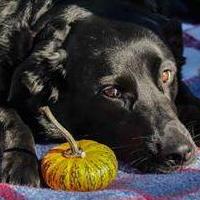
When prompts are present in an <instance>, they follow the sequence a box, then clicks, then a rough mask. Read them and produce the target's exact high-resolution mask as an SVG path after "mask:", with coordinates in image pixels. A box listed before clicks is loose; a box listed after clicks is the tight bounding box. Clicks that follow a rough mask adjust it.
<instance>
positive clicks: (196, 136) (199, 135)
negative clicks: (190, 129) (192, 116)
mask: <svg viewBox="0 0 200 200" xmlns="http://www.w3.org/2000/svg"><path fill="white" fill-rule="evenodd" d="M198 137H200V134H197V135H195V136H194V137H192V139H193V140H194V139H196V138H198Z"/></svg>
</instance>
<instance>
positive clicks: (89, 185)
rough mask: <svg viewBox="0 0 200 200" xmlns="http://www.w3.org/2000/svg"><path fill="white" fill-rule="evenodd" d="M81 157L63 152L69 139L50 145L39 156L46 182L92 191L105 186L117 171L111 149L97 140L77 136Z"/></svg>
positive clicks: (54, 186)
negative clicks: (50, 147) (62, 142)
mask: <svg viewBox="0 0 200 200" xmlns="http://www.w3.org/2000/svg"><path fill="white" fill-rule="evenodd" d="M77 144H78V146H79V147H80V148H81V149H82V150H83V152H84V153H85V154H83V155H84V156H82V157H73V156H66V155H65V152H66V151H70V145H69V143H64V144H61V145H59V146H57V147H55V148H53V149H51V150H50V151H49V152H48V153H47V154H46V155H45V156H44V158H43V159H42V162H41V172H42V175H43V178H44V179H45V181H46V183H47V185H48V186H49V187H51V188H53V189H56V190H59V189H61V190H68V191H92V190H98V189H103V188H105V187H107V186H108V185H109V184H110V183H111V182H112V181H113V180H114V179H115V177H116V175H117V167H118V166H117V160H116V157H115V154H114V153H113V151H112V150H111V149H110V148H109V147H107V146H105V145H103V144H100V143H98V142H95V141H91V140H81V141H78V142H77Z"/></svg>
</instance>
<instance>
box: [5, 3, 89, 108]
mask: <svg viewBox="0 0 200 200" xmlns="http://www.w3.org/2000/svg"><path fill="white" fill-rule="evenodd" d="M88 15H90V12H89V11H87V10H84V9H82V8H80V7H78V6H68V7H67V8H63V7H62V3H61V4H60V5H59V6H57V7H56V8H55V9H52V10H50V11H49V12H48V13H47V14H44V16H41V18H40V19H38V20H37V21H36V23H35V24H34V25H32V34H33V37H34V39H33V47H32V51H31V52H30V55H29V56H28V57H27V58H26V60H24V61H23V63H21V65H19V66H18V67H17V70H16V71H15V72H14V75H13V77H12V82H11V87H10V93H9V97H8V101H9V102H11V103H12V102H13V103H15V104H18V103H19V104H21V103H20V102H24V101H27V100H28V101H30V100H31V102H32V103H33V104H37V105H38V104H40V105H41V104H42V105H47V104H48V102H56V101H57V100H58V97H59V94H60V90H61V89H63V87H64V85H65V83H66V82H65V77H66V74H67V69H66V62H67V55H68V54H67V50H66V48H65V47H64V45H63V44H64V42H65V41H66V40H67V38H68V36H69V34H70V32H71V28H72V26H74V24H75V23H76V22H77V21H79V20H81V19H83V18H85V17H87V16H88ZM32 103H31V104H32Z"/></svg>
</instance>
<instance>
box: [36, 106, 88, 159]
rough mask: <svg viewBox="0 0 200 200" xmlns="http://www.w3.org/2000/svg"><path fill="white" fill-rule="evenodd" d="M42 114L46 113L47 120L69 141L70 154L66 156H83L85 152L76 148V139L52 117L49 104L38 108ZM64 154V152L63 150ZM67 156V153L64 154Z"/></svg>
mask: <svg viewBox="0 0 200 200" xmlns="http://www.w3.org/2000/svg"><path fill="white" fill-rule="evenodd" d="M39 110H40V111H41V112H42V113H43V114H45V115H46V117H47V118H48V120H49V121H50V122H51V123H53V124H54V125H55V126H56V127H57V128H58V129H59V130H60V133H61V134H62V135H63V136H64V137H65V138H66V140H67V141H68V142H69V144H70V147H71V155H70V154H69V155H68V156H74V157H84V155H85V152H83V151H82V150H81V149H79V148H78V146H77V143H76V141H75V140H74V138H73V137H72V135H71V134H70V132H69V131H68V130H66V129H65V128H64V127H63V126H62V125H61V124H60V123H59V122H58V121H57V119H56V118H55V117H54V115H53V113H52V112H51V110H50V108H49V106H44V107H41V108H40V109H39ZM65 154H66V152H65ZM65 154H64V155H65ZM65 156H66V157H67V155H65Z"/></svg>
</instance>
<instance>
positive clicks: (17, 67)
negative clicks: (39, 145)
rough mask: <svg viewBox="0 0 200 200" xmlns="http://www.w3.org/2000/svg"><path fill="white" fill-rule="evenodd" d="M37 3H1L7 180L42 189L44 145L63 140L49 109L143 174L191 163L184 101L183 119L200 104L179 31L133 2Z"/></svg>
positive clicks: (0, 91)
mask: <svg viewBox="0 0 200 200" xmlns="http://www.w3.org/2000/svg"><path fill="white" fill-rule="evenodd" d="M33 2H34V1H24V0H20V1H12V0H10V1H7V0H3V1H2V2H1V6H0V13H1V17H0V81H1V84H0V95H1V96H0V102H1V108H0V122H1V148H2V166H1V167H2V182H9V183H14V184H27V185H34V186H38V185H39V184H40V181H39V180H40V179H39V173H38V163H37V158H36V156H35V150H34V144H35V141H36V140H39V141H42V140H43V141H49V140H51V139H53V141H54V142H55V141H56V139H62V138H60V137H59V133H58V131H57V130H56V129H55V127H54V125H53V124H51V123H49V122H48V120H47V119H46V118H45V117H44V116H43V115H41V114H40V113H39V112H38V108H39V107H40V106H44V105H49V106H50V107H51V109H52V110H53V112H54V114H55V116H56V117H57V118H58V121H60V122H61V123H62V124H63V125H64V126H65V127H66V128H67V129H68V130H70V131H71V132H72V133H73V134H74V136H75V138H76V139H80V138H89V139H94V140H97V141H100V142H103V143H105V144H107V145H109V146H110V147H112V148H113V149H114V150H115V151H116V154H117V155H118V158H119V159H121V160H124V161H126V162H129V163H130V164H131V165H133V166H134V167H138V168H140V169H141V170H144V171H160V172H168V171H171V170H174V169H176V168H177V167H180V166H182V165H184V164H187V163H189V162H191V160H192V159H193V157H194V151H195V145H194V142H193V140H192V138H191V136H190V133H189V132H188V131H187V129H186V128H185V126H184V125H183V124H182V123H181V122H180V121H179V119H178V117H177V109H176V106H175V101H177V102H178V103H179V104H178V108H179V107H180V108H181V109H180V111H181V113H186V112H188V109H190V107H191V106H190V105H189V106H188V105H187V104H191V105H192V106H193V108H194V110H195V111H196V107H197V108H198V106H199V101H198V100H197V99H195V98H194V97H192V96H191V97H190V95H189V93H188V92H187V88H186V87H185V86H184V85H183V84H182V83H181V81H180V78H181V77H180V70H181V68H180V67H181V65H182V64H183V60H184V59H183V57H182V39H181V28H180V24H178V23H177V22H174V21H170V20H168V19H166V18H164V17H162V16H160V15H156V14H152V13H151V12H150V11H148V7H146V8H145V7H143V9H141V7H140V6H136V5H135V6H134V4H133V3H130V2H129V1H128V0H127V1H118V0H115V1H112V2H110V3H109V2H108V1H106V0H105V1H104V0H101V1H98V0H97V1H95V2H94V1H89V0H87V1H86V0H79V1H72V2H70V1H62V0H61V1H59V0H46V1H35V2H34V3H33ZM172 36H173V37H172ZM178 87H179V88H178ZM178 89H179V93H178V96H177V90H178ZM182 94H183V95H182ZM184 116H186V115H183V117H184ZM186 117H187V116H186ZM189 117H190V120H196V119H197V120H198V119H200V115H199V113H198V112H196V114H194V115H191V116H189ZM199 121H200V120H199ZM149 163H150V164H149Z"/></svg>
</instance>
